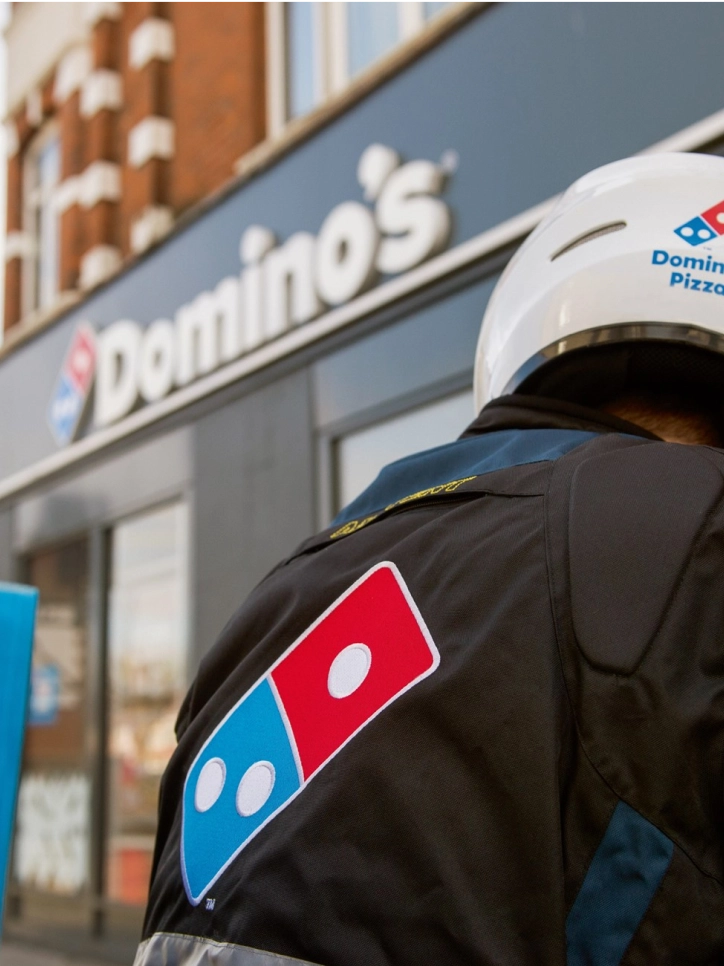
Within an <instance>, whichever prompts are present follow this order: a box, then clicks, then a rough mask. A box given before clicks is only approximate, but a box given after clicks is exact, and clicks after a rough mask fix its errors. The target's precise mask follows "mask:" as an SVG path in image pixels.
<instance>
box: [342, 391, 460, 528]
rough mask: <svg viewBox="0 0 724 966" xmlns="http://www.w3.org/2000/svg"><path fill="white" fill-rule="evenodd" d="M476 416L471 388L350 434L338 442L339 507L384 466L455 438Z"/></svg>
mask: <svg viewBox="0 0 724 966" xmlns="http://www.w3.org/2000/svg"><path fill="white" fill-rule="evenodd" d="M472 419H473V394H472V392H470V391H469V390H468V391H466V392H461V393H457V394H456V395H454V396H449V397H448V398H447V399H443V400H441V401H439V402H434V403H431V404H430V405H428V406H421V407H420V408H419V409H415V410H413V411H412V412H409V413H404V414H403V415H402V416H394V417H393V418H392V419H386V420H384V421H383V422H381V423H377V424H376V425H374V426H369V427H367V428H366V429H362V430H359V431H358V432H356V433H349V434H348V435H347V436H343V437H342V438H341V439H339V440H338V442H337V506H336V508H335V509H336V510H340V509H341V508H342V507H344V506H346V505H347V504H348V503H350V502H351V501H352V500H353V499H354V498H355V497H356V496H359V494H360V493H361V492H362V491H363V490H364V489H366V488H367V487H368V486H369V485H370V483H371V482H372V481H373V480H374V479H375V477H376V476H377V474H378V473H379V471H380V470H381V469H382V467H383V466H386V465H387V464H388V463H391V462H393V461H394V460H398V459H401V458H402V457H403V456H409V455H410V454H412V453H417V452H419V451H420V450H425V449H431V448H432V447H433V446H440V445H442V444H443V443H450V442H452V441H453V440H454V439H456V438H457V437H458V436H459V435H460V433H462V431H463V430H464V429H465V427H466V426H467V425H468V424H469V423H471V422H472Z"/></svg>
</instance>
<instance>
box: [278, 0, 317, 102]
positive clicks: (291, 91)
mask: <svg viewBox="0 0 724 966" xmlns="http://www.w3.org/2000/svg"><path fill="white" fill-rule="evenodd" d="M314 7H315V5H314V4H313V3H296V2H295V3H285V4H284V13H285V16H286V40H287V113H288V115H289V117H299V116H300V115H302V114H306V113H307V112H308V111H311V110H312V108H313V107H314V106H315V104H316V103H317V101H318V99H319V98H318V92H317V90H316V84H315V72H316V67H317V64H316V61H317V59H318V58H319V56H320V51H319V49H318V44H317V42H316V38H315V9H314Z"/></svg>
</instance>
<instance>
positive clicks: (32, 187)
mask: <svg viewBox="0 0 724 966" xmlns="http://www.w3.org/2000/svg"><path fill="white" fill-rule="evenodd" d="M54 139H58V142H59V145H60V128H59V125H58V123H57V121H55V120H53V121H49V122H48V123H47V124H45V125H44V126H43V128H42V129H41V130H40V132H39V133H38V134H37V135H36V136H35V138H34V139H33V141H32V142H31V143H30V145H29V147H28V150H27V152H26V155H25V158H24V159H23V230H24V232H25V234H26V235H27V237H28V238H29V239H30V240H31V244H30V247H29V251H28V253H27V254H26V255H25V257H24V258H23V267H22V288H21V308H22V316H23V317H25V316H27V315H29V314H30V313H33V312H40V311H42V312H45V311H48V310H49V309H50V308H51V307H52V305H41V301H40V292H39V288H38V286H39V278H38V275H39V267H40V266H39V260H40V238H39V237H38V211H39V209H40V208H41V207H42V206H43V204H45V203H47V204H49V205H50V206H51V207H53V208H54V214H55V217H56V218H57V219H58V221H59V220H60V213H59V212H58V210H57V208H55V207H54V206H55V195H56V192H57V189H58V187H59V185H60V184H61V178H62V172H61V171H60V170H59V172H58V180H57V182H56V183H55V184H54V185H51V186H50V188H49V189H48V197H46V198H44V197H43V188H42V186H41V185H39V184H38V181H39V178H38V162H39V158H40V155H41V153H42V151H43V150H44V148H45V147H46V146H47V144H48V143H49V142H50V141H52V140H54ZM57 254H58V262H59V261H60V228H59V227H58V252H57ZM58 268H59V265H58ZM59 295H60V273H59V272H58V274H57V275H56V279H55V289H54V292H53V302H55V301H56V300H57V298H58V296H59Z"/></svg>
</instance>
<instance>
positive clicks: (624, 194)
mask: <svg viewBox="0 0 724 966" xmlns="http://www.w3.org/2000/svg"><path fill="white" fill-rule="evenodd" d="M650 340H656V341H657V342H658V343H659V344H660V345H661V344H669V345H670V346H672V347H673V346H674V345H678V346H682V345H689V346H698V347H700V349H705V350H715V351H716V352H717V353H724V158H719V157H714V156H708V155H702V154H652V155H646V156H641V157H635V158H628V159H626V160H624V161H617V162H615V163H614V164H608V165H606V166H605V167H602V168H597V169H596V170H595V171H592V172H591V173H590V174H587V175H585V176H584V177H583V178H580V179H579V180H578V181H576V182H575V184H573V185H572V186H571V187H570V188H569V189H568V191H566V193H565V194H564V195H563V196H562V197H561V198H560V200H559V201H558V203H557V204H556V206H555V207H554V209H553V210H552V211H551V213H550V214H549V215H548V216H547V217H546V218H544V219H543V221H542V222H541V223H540V225H539V226H538V227H537V228H536V230H535V231H534V232H533V233H532V234H531V235H530V237H529V238H528V239H527V240H526V241H525V242H524V243H523V245H522V246H521V247H520V249H519V250H518V251H517V252H516V254H515V255H514V257H513V258H512V259H511V261H510V263H509V264H508V266H507V268H506V269H505V271H504V272H503V275H502V277H501V279H500V281H499V282H498V285H497V287H496V289H495V291H494V292H493V295H492V297H491V299H490V302H489V304H488V308H487V311H486V313H485V317H484V319H483V325H482V330H481V332H480V338H479V340H478V347H477V352H476V358H475V403H476V407H477V411H479V410H480V409H481V408H482V407H483V406H484V405H485V404H486V403H487V402H489V401H490V400H491V399H494V398H496V397H497V396H500V395H502V394H504V393H508V392H514V391H516V390H518V389H522V391H524V392H525V391H537V390H536V389H532V390H531V389H530V387H531V385H535V383H536V380H539V379H540V378H541V376H542V372H541V371H540V367H542V366H546V369H548V365H547V364H549V363H550V361H551V360H553V359H557V358H558V357H560V356H562V355H563V354H564V353H568V352H570V351H571V350H576V349H583V348H588V349H590V347H593V346H598V347H601V346H611V345H612V344H614V345H617V346H621V345H622V344H623V343H625V344H626V345H627V346H631V345H633V344H636V343H642V342H646V343H647V344H648V345H650ZM706 354H707V355H709V353H706ZM589 357H590V353H589ZM719 359H722V360H724V356H720V357H719ZM719 359H717V367H718V366H719ZM532 373H537V375H535V376H533V378H532V380H531V374H532ZM526 380H528V383H527V385H526V384H525V382H526ZM719 385H722V388H724V383H719Z"/></svg>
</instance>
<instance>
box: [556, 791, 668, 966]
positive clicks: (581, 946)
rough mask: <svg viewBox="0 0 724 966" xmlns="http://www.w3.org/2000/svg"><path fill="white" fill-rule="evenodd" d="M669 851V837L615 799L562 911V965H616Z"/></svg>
mask: <svg viewBox="0 0 724 966" xmlns="http://www.w3.org/2000/svg"><path fill="white" fill-rule="evenodd" d="M673 853H674V845H673V842H672V841H671V839H669V838H667V836H666V835H664V833H663V832H660V831H659V829H657V828H656V826H655V825H652V824H651V822H649V821H647V820H646V819H645V818H643V816H641V815H639V813H638V812H635V811H634V810H633V809H632V808H631V807H630V806H629V805H626V803H625V802H619V803H618V805H617V806H616V808H615V809H614V812H613V815H612V816H611V821H610V822H609V824H608V828H607V829H606V834H605V835H604V836H603V838H602V839H601V844H600V845H599V846H598V848H597V849H596V854H595V855H594V856H593V860H592V862H591V864H590V866H589V867H588V872H587V873H586V878H585V879H584V880H583V885H582V886H581V891H580V892H579V893H578V895H577V896H576V901H575V902H574V903H573V905H572V906H571V911H570V912H569V913H568V919H567V920H566V942H567V946H568V956H567V959H566V962H567V966H618V963H620V962H621V960H622V959H623V956H624V953H625V952H626V950H627V949H628V946H629V944H630V942H631V940H632V939H633V937H634V935H635V933H636V930H637V929H638V927H639V924H640V923H641V920H642V919H643V917H644V915H645V914H646V910H647V909H648V908H649V905H650V904H651V900H652V899H653V897H654V895H655V893H656V890H657V889H658V888H659V886H660V885H661V880H662V879H663V878H664V875H665V874H666V870H667V869H668V868H669V863H670V862H671V856H672V855H673Z"/></svg>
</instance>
